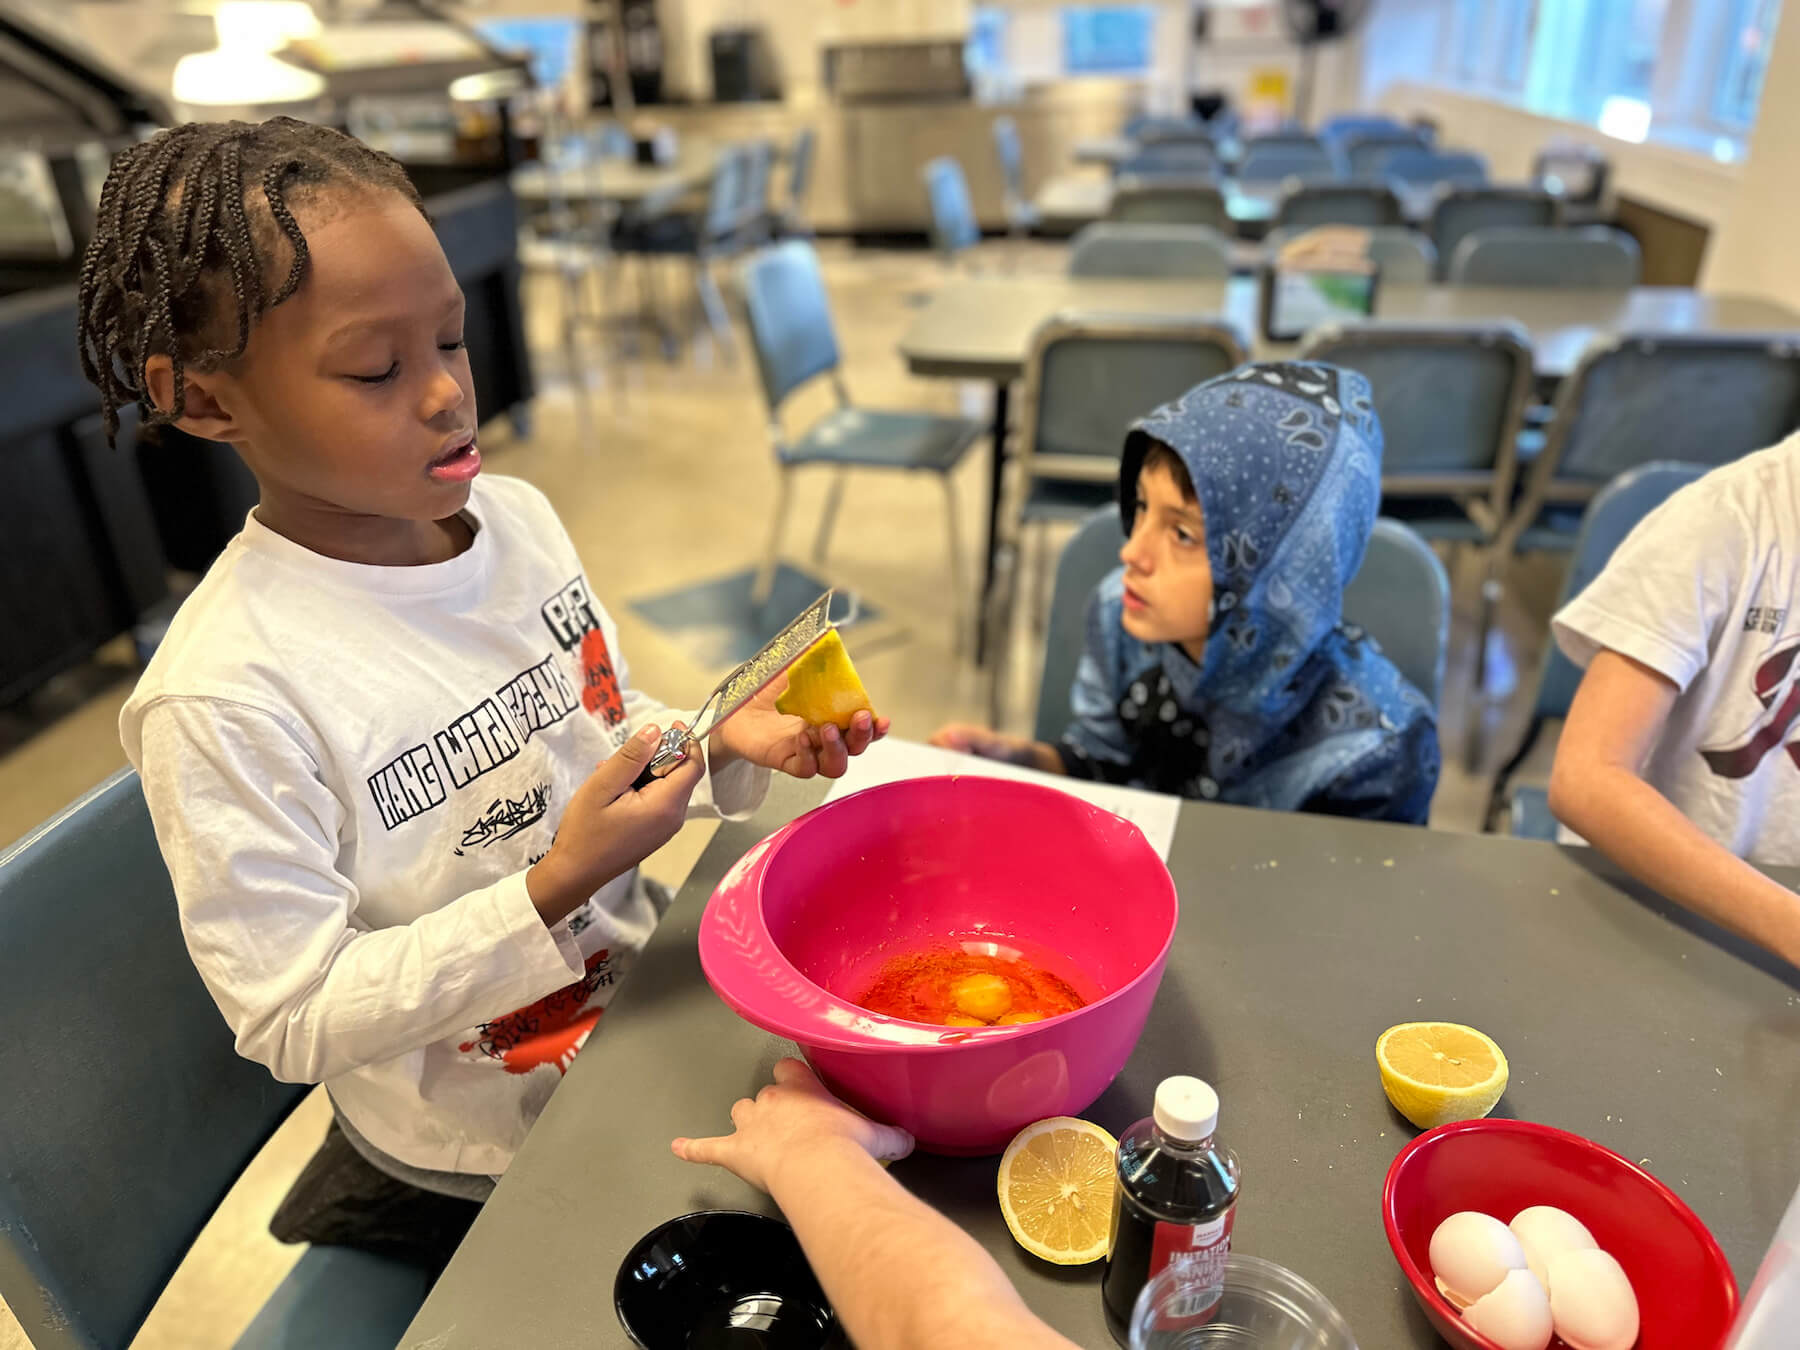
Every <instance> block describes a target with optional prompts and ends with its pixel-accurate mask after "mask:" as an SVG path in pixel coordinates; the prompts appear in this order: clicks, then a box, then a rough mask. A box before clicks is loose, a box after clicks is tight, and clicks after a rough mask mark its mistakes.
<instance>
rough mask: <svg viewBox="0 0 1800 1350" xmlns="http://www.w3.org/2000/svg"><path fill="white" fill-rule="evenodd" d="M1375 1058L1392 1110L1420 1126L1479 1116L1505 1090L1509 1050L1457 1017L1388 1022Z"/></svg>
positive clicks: (1471, 1118) (1377, 1045) (1491, 1108)
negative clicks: (1455, 1018)
mask: <svg viewBox="0 0 1800 1350" xmlns="http://www.w3.org/2000/svg"><path fill="white" fill-rule="evenodd" d="M1375 1063H1376V1064H1377V1065H1378V1066H1379V1067H1380V1069H1381V1086H1382V1088H1383V1090H1384V1091H1386V1093H1387V1099H1388V1100H1389V1101H1390V1102H1392V1103H1393V1104H1394V1109H1395V1110H1396V1111H1398V1112H1399V1113H1400V1114H1401V1115H1403V1116H1405V1117H1406V1118H1407V1119H1408V1120H1410V1121H1411V1122H1412V1123H1413V1124H1415V1125H1417V1126H1418V1127H1419V1128H1420V1129H1422V1130H1429V1129H1433V1128H1435V1127H1436V1126H1439V1125H1448V1124H1449V1123H1450V1122H1451V1121H1453V1120H1479V1119H1480V1118H1481V1117H1482V1116H1485V1115H1486V1114H1487V1113H1488V1112H1489V1111H1492V1110H1493V1109H1494V1103H1495V1102H1497V1101H1499V1100H1500V1094H1501V1093H1503V1092H1505V1091H1506V1077H1507V1069H1506V1054H1505V1052H1504V1051H1502V1050H1501V1049H1500V1047H1499V1046H1497V1045H1495V1044H1494V1042H1493V1040H1492V1038H1490V1037H1488V1036H1484V1035H1483V1034H1482V1033H1481V1032H1479V1031H1477V1030H1475V1028H1474V1027H1465V1026H1461V1025H1459V1024H1458V1023H1455V1022H1402V1023H1401V1024H1400V1025H1399V1026H1397V1027H1389V1028H1388V1029H1387V1030H1386V1031H1384V1032H1382V1033H1381V1039H1379V1040H1378V1041H1376V1042H1375Z"/></svg>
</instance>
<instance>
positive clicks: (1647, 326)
mask: <svg viewBox="0 0 1800 1350" xmlns="http://www.w3.org/2000/svg"><path fill="white" fill-rule="evenodd" d="M1065 310H1088V311H1092V312H1105V313H1114V314H1153V315H1160V314H1166V315H1184V316H1193V315H1220V316H1222V317H1224V318H1227V319H1229V320H1231V321H1232V322H1233V323H1235V324H1236V325H1237V326H1238V328H1239V329H1240V330H1241V331H1242V332H1243V334H1244V336H1245V337H1246V338H1247V339H1249V340H1250V347H1251V352H1252V354H1253V355H1254V356H1255V357H1256V358H1258V359H1259V360H1262V359H1273V358H1280V357H1283V356H1290V355H1292V354H1293V352H1294V345H1293V344H1282V343H1270V342H1267V341H1264V340H1263V339H1262V338H1261V337H1260V336H1258V335H1257V333H1256V329H1257V282H1256V279H1255V278H1254V277H1250V276H1234V277H1232V278H1230V279H1229V280H1226V281H1220V280H1177V279H1162V278H1158V279H1155V280H1145V279H1130V280H1127V279H1123V278H1115V277H1070V276H1062V275H1057V274H1054V273H1038V274H1026V273H1009V274H1005V275H996V276H977V277H969V278H966V279H962V280H959V281H957V282H955V283H953V284H951V285H947V286H944V287H943V288H941V289H940V290H939V291H938V292H937V293H936V294H935V295H933V296H932V297H931V300H930V301H929V302H928V303H927V304H926V305H925V306H924V308H922V309H921V310H919V312H918V313H917V314H916V315H915V316H914V318H913V322H912V326H911V327H910V328H908V329H907V331H906V334H905V336H903V337H902V338H901V339H900V354H901V355H902V356H904V357H905V358H906V367H907V370H908V371H910V372H911V373H912V374H914V375H926V376H944V377H947V378H951V379H964V380H987V381H990V382H991V383H992V384H993V386H994V405H993V406H994V412H993V422H992V436H993V443H994V446H995V453H994V456H993V460H992V466H991V471H990V474H989V480H988V508H987V543H986V554H985V558H986V562H985V566H984V570H983V572H982V588H981V593H980V599H981V602H982V603H981V604H980V605H979V607H978V610H977V612H978V614H979V615H980V617H981V622H982V624H984V625H985V623H986V620H987V617H988V610H989V606H988V605H987V604H986V603H985V602H986V598H987V596H988V595H989V594H990V592H991V589H992V585H993V576H994V558H995V553H996V550H997V547H998V532H999V521H1000V488H1001V483H1002V481H1003V478H1004V475H1005V468H1006V465H1005V458H1004V453H1003V451H1002V447H1004V446H1005V444H1006V429H1007V420H1008V417H1009V413H1010V398H1009V389H1010V385H1011V382H1012V381H1014V380H1016V379H1018V378H1019V377H1020V376H1021V375H1022V374H1024V371H1025V358H1026V355H1027V353H1028V352H1029V351H1030V348H1031V339H1032V335H1033V334H1034V333H1036V332H1037V329H1038V327H1039V325H1041V324H1042V323H1043V322H1044V321H1045V320H1046V319H1049V318H1051V317H1052V316H1053V315H1056V314H1060V313H1062V312H1064V311H1065ZM1376 313H1377V317H1378V318H1382V319H1410V320H1415V321H1418V322H1421V323H1467V322H1478V321H1484V320H1494V319H1503V318H1504V319H1512V320H1514V321H1516V322H1518V323H1520V324H1522V325H1523V326H1524V327H1525V328H1526V330H1527V331H1528V332H1529V333H1530V335H1531V341H1532V345H1533V347H1534V348H1535V349H1536V356H1537V371H1538V376H1539V378H1540V380H1544V381H1553V380H1558V379H1561V378H1562V377H1563V376H1565V375H1567V374H1568V373H1569V372H1570V371H1571V370H1573V369H1574V367H1575V363H1576V361H1577V360H1578V359H1579V358H1580V356H1581V351H1582V348H1583V347H1585V346H1586V345H1587V343H1588V341H1589V340H1590V339H1592V338H1593V337H1594V336H1596V335H1597V334H1600V333H1613V332H1676V333H1707V332H1762V331H1769V332H1789V333H1793V332H1800V314H1795V313H1794V312H1793V311H1792V310H1790V309H1788V308H1786V307H1785V306H1783V305H1780V304H1778V303H1776V302H1775V301H1773V300H1767V299H1763V298H1761V297H1758V296H1745V295H1709V294H1703V293H1701V292H1699V291H1694V290H1689V289H1687V288H1685V287H1674V286H1638V287H1634V288H1632V289H1630V290H1616V291H1613V290H1593V289H1584V288H1580V287H1542V288H1522V287H1507V286H1384V287H1382V288H1381V289H1380V291H1379V292H1378V294H1377V298H1376ZM986 637H987V634H986V633H985V631H982V632H980V633H979V635H978V638H977V643H976V655H977V658H978V659H984V658H985V655H986V651H987V645H988V644H987V642H986Z"/></svg>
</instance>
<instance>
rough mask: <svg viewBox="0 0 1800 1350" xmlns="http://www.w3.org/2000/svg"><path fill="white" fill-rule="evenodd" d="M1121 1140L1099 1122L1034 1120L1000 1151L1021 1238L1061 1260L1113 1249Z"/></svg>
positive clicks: (1005, 1189) (1007, 1207)
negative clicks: (1109, 1244) (1111, 1239)
mask: <svg viewBox="0 0 1800 1350" xmlns="http://www.w3.org/2000/svg"><path fill="white" fill-rule="evenodd" d="M1118 1151H1119V1141H1118V1140H1117V1139H1114V1138H1113V1137H1112V1136H1111V1135H1110V1134H1108V1133H1107V1132H1106V1131H1105V1130H1103V1129H1101V1128H1100V1127H1099V1126H1098V1125H1095V1124H1094V1123H1093V1122H1091V1121H1086V1120H1077V1119H1076V1118H1075V1117H1074V1116H1051V1117H1050V1119H1048V1120H1040V1121H1038V1122H1037V1123H1036V1124H1035V1125H1027V1126H1026V1127H1025V1128H1024V1129H1022V1130H1020V1131H1019V1133H1018V1134H1017V1135H1015V1136H1014V1138H1013V1141H1012V1143H1010V1144H1008V1145H1007V1146H1006V1152H1005V1153H1004V1154H1002V1155H1001V1157H1000V1213H1001V1214H1002V1216H1004V1217H1005V1219H1006V1226H1007V1228H1008V1229H1009V1230H1010V1231H1011V1232H1012V1235H1013V1240H1014V1241H1015V1242H1017V1243H1018V1244H1019V1245H1020V1246H1021V1247H1023V1248H1024V1249H1025V1250H1026V1251H1028V1252H1030V1253H1031V1254H1032V1255H1033V1256H1037V1257H1042V1258H1043V1259H1044V1260H1046V1261H1049V1262H1051V1263H1053V1264H1055V1265H1059V1266H1085V1265H1087V1264H1088V1263H1089V1262H1090V1261H1098V1260H1099V1259H1100V1258H1101V1257H1103V1256H1105V1255H1106V1243H1107V1238H1108V1236H1109V1234H1110V1232H1111V1230H1112V1209H1113V1191H1114V1188H1115V1187H1116V1186H1117V1184H1118V1182H1117V1180H1116V1178H1117V1171H1116V1164H1115V1161H1114V1159H1115V1158H1116V1156H1117V1154H1118Z"/></svg>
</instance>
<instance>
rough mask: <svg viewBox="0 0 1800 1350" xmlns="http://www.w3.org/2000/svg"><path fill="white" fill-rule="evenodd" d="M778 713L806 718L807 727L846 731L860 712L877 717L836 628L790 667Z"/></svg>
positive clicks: (777, 703)
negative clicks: (827, 727)
mask: <svg viewBox="0 0 1800 1350" xmlns="http://www.w3.org/2000/svg"><path fill="white" fill-rule="evenodd" d="M775 710H776V711H777V712H783V713H787V714H789V715H790V716H793V717H801V718H804V719H806V723H807V725H808V726H815V727H822V726H824V725H826V724H827V723H832V724H834V725H836V726H837V727H838V728H839V729H841V730H843V731H848V730H850V719H851V718H852V717H854V716H856V714H857V713H859V712H866V713H868V714H869V715H870V716H871V717H872V716H874V714H875V708H874V705H873V704H871V703H870V702H869V695H868V692H867V691H866V690H865V689H864V688H863V686H862V681H861V680H859V679H857V678H856V667H855V666H853V665H851V664H850V653H849V652H847V651H845V650H844V640H843V639H842V638H840V637H839V636H838V634H837V629H835V628H833V629H830V630H828V631H827V632H826V633H825V635H824V636H823V637H821V638H820V639H819V640H818V641H816V642H814V643H813V645H812V646H810V647H808V648H807V649H806V650H805V651H804V652H803V653H801V655H800V659H799V660H798V661H796V662H794V664H793V665H792V666H791V667H789V669H788V683H787V688H786V689H783V690H782V691H781V693H780V694H779V695H777V696H776V699H775Z"/></svg>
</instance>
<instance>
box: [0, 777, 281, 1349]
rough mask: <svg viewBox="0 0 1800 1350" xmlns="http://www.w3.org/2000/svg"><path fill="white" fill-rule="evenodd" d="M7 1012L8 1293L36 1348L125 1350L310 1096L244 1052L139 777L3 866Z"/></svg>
mask: <svg viewBox="0 0 1800 1350" xmlns="http://www.w3.org/2000/svg"><path fill="white" fill-rule="evenodd" d="M0 1018H4V1020H5V1025H6V1029H7V1034H6V1036H5V1037H4V1038H0V1083H3V1084H4V1087H0V1294H4V1296H5V1298H6V1303H7V1306H8V1307H9V1308H10V1309H11V1310H12V1312H13V1315H14V1316H15V1317H17V1318H18V1320H19V1323H20V1325H21V1326H23V1327H24V1329H25V1333H26V1335H28V1336H29V1337H30V1338H31V1341H32V1343H33V1344H34V1345H36V1346H37V1347H38V1350H75V1347H81V1350H95V1348H96V1347H109V1348H112V1347H118V1348H119V1350H122V1348H123V1347H124V1346H125V1345H126V1344H127V1343H128V1342H129V1341H130V1340H131V1337H132V1335H133V1333H134V1332H135V1331H136V1330H137V1329H138V1327H139V1326H140V1325H141V1324H142V1323H143V1320H144V1317H145V1315H146V1314H147V1313H148V1312H149V1311H150V1307H151V1305H152V1304H153V1303H155V1301H156V1298H157V1295H158V1294H160V1293H161V1292H162V1289H163V1286H164V1285H165V1284H166V1283H167V1282H168V1279H169V1276H170V1275H171V1274H173V1272H174V1270H175V1267H176V1265H177V1264H178V1263H179V1262H180V1260H181V1257H182V1255H183V1254H184V1253H185V1252H186V1251H187V1249H188V1247H189V1246H190V1245H191V1244H192V1243H193V1240H194V1238H195V1237H196V1235H198V1233H199V1232H200V1229H201V1226H202V1225H203V1224H204V1223H205V1222H206V1220H207V1218H208V1216H209V1215H211V1213H212V1212H213V1210H214V1209H215V1208H216V1207H217V1206H218V1204H219V1201H220V1200H221V1199H222V1198H223V1197H224V1195H225V1193H226V1191H227V1190H229V1189H230V1187H231V1184H232V1182H233V1181H235V1180H236V1179H237V1176H238V1174H239V1173H240V1172H242V1171H243V1169H244V1167H245V1165H246V1164H248V1163H249V1161H250V1160H251V1159H252V1158H253V1157H255V1156H256V1153H257V1151H258V1150H259V1149H261V1148H262V1146H263V1144H264V1143H265V1142H266V1141H267V1140H268V1138H269V1136H270V1135H271V1134H273V1133H274V1131H275V1128H276V1127H277V1126H278V1125H280V1124H281V1122H282V1121H283V1120H284V1119H286V1117H287V1115H288V1113H289V1112H290V1111H292V1110H293V1108H294V1106H295V1105H296V1104H297V1103H298V1102H299V1101H300V1099H301V1097H302V1096H303V1095H304V1094H305V1092H306V1091H307V1089H306V1088H304V1087H300V1086H296V1085H294V1084H290V1083H279V1082H277V1081H276V1080H275V1079H273V1078H271V1077H270V1076H269V1072H268V1070H266V1069H264V1068H263V1067H261V1066H260V1065H257V1064H252V1063H251V1062H250V1061H248V1060H246V1059H242V1058H240V1057H239V1056H238V1054H237V1052H236V1050H235V1049H234V1048H233V1041H232V1034H231V1031H230V1029H229V1028H228V1027H227V1026H226V1025H225V1020H224V1018H222V1017H221V1016H220V1015H219V1010H218V1008H217V1007H216V1006H215V1005H214V1004H213V1001H212V998H211V996H210V995H209V994H208V993H207V991H206V986H205V985H204V984H203V983H201V980H200V976H199V974H198V973H197V972H196V971H195V969H194V965H193V962H192V960H190V959H189V957H188V953H187V947H186V945H185V944H184V942H183V940H182V936H181V924H180V920H179V916H178V914H177V910H176V906H175V895H174V891H173V888H172V887H171V885H170V882H169V874H168V872H167V870H166V869H165V868H164V867H163V861H162V855H161V853H160V852H159V851H158V849H157V845H156V835H155V833H154V831H153V830H152V829H151V825H150V814H149V811H148V809H147V808H146V807H145V805H144V797H143V792H142V790H141V789H140V787H139V785H138V778H137V775H136V774H135V773H132V772H130V771H129V770H127V771H125V772H122V773H118V774H115V775H114V776H113V777H112V778H110V779H108V780H107V781H106V782H105V783H102V784H101V785H100V786H99V787H97V788H96V789H94V791H92V792H90V793H89V794H88V795H87V796H85V797H83V798H82V799H81V800H80V801H78V802H76V803H75V804H74V805H73V806H71V807H69V808H68V809H67V810H65V811H64V812H63V813H62V814H61V815H59V816H56V817H55V818H54V819H52V820H50V821H49V822H47V823H46V824H44V825H42V826H40V827H39V828H38V829H37V830H35V831H34V832H32V833H31V834H29V835H27V836H26V837H25V838H24V839H22V840H20V841H19V842H18V843H16V844H14V845H13V846H12V847H11V848H9V849H8V850H6V852H5V853H4V854H3V855H0Z"/></svg>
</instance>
